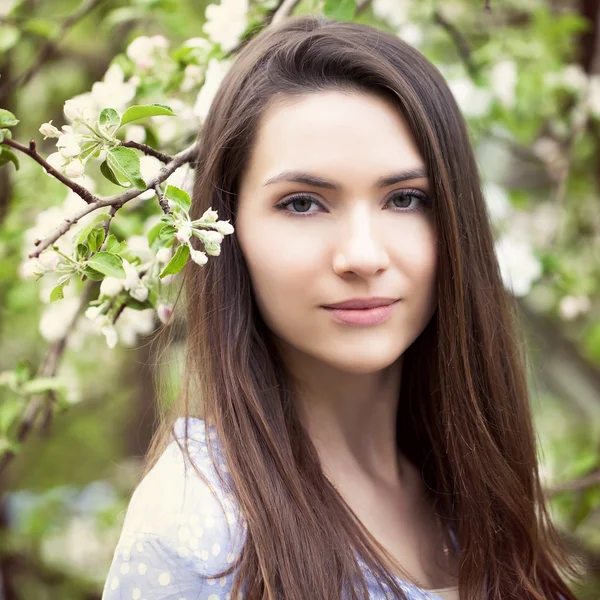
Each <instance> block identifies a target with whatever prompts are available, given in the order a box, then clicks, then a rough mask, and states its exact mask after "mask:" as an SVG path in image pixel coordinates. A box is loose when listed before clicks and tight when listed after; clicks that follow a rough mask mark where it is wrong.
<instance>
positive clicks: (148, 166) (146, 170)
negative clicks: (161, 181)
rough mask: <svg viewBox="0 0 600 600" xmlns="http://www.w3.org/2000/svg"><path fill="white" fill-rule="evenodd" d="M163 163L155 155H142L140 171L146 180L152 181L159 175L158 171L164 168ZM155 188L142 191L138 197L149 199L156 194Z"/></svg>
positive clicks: (138, 198) (141, 199)
mask: <svg viewBox="0 0 600 600" xmlns="http://www.w3.org/2000/svg"><path fill="white" fill-rule="evenodd" d="M162 167H163V164H162V163H161V162H160V160H158V158H156V157H154V156H148V155H146V154H144V155H142V156H140V173H141V174H142V179H143V180H144V181H151V180H152V179H154V177H156V176H157V175H158V172H159V171H160V170H161V169H162ZM155 193H156V192H155V191H154V190H153V189H149V190H146V191H145V192H142V193H141V194H140V195H139V196H138V197H137V200H138V201H143V200H149V199H150V198H152V197H153V196H154V195H155Z"/></svg>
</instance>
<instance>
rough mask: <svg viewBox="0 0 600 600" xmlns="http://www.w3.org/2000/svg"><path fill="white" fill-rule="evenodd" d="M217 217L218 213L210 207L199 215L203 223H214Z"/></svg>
mask: <svg viewBox="0 0 600 600" xmlns="http://www.w3.org/2000/svg"><path fill="white" fill-rule="evenodd" d="M218 218H219V214H218V213H217V211H216V210H213V209H212V208H208V210H206V211H204V214H203V215H202V216H201V217H200V220H201V221H204V222H205V223H216V222H217V219H218Z"/></svg>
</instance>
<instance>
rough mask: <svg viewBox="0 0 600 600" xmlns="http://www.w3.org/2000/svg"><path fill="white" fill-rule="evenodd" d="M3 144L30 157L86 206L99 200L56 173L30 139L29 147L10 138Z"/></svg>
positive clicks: (59, 173)
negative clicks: (84, 202)
mask: <svg viewBox="0 0 600 600" xmlns="http://www.w3.org/2000/svg"><path fill="white" fill-rule="evenodd" d="M2 143H3V144H5V145H7V146H10V147H11V148H14V149H15V150H19V152H23V153H24V154H27V156H31V158H33V160H35V161H36V162H38V163H39V164H40V165H42V167H44V169H46V171H47V172H48V173H50V175H52V176H53V177H56V179H58V180H59V181H60V182H61V183H64V184H65V185H66V186H67V187H68V188H70V189H72V190H73V191H74V192H75V193H76V194H77V195H78V196H80V197H81V198H83V200H85V201H86V202H87V203H88V204H92V203H93V202H97V201H98V200H99V198H98V197H97V196H95V195H94V194H92V192H90V191H89V190H86V189H85V188H84V187H83V186H82V185H79V184H78V183H75V182H74V181H73V180H71V179H69V178H68V177H66V176H65V175H63V174H62V173H61V172H60V171H57V170H56V169H55V168H54V167H53V166H51V165H50V164H49V163H48V162H47V161H46V160H45V159H44V158H43V157H42V156H41V155H40V154H38V151H37V149H36V145H35V139H33V138H31V140H29V147H27V146H24V145H23V144H19V142H16V141H15V140H12V139H10V138H6V137H5V138H4V140H3V142H2Z"/></svg>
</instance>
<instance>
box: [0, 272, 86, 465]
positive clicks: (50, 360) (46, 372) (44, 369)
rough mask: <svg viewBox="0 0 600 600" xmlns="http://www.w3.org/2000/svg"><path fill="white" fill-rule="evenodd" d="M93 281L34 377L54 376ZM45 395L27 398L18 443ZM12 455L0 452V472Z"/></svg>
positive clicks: (24, 437) (26, 432)
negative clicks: (62, 333)
mask: <svg viewBox="0 0 600 600" xmlns="http://www.w3.org/2000/svg"><path fill="white" fill-rule="evenodd" d="M93 283H94V282H92V281H89V282H88V283H87V284H86V287H85V288H84V292H83V294H82V295H81V302H80V305H79V308H78V310H77V312H76V313H75V315H74V316H73V319H72V320H71V322H70V323H69V326H68V327H67V331H66V333H65V335H64V336H63V337H62V338H60V339H59V340H57V341H56V342H53V343H52V344H51V345H50V347H49V348H48V351H47V352H46V356H45V357H44V359H43V360H42V364H41V365H40V368H39V369H38V372H37V374H36V378H37V377H54V376H55V375H56V372H57V371H58V365H59V363H60V359H61V357H62V354H63V352H64V351H65V348H66V347H67V341H68V339H69V335H70V334H71V333H72V331H73V328H74V327H75V323H76V322H77V319H78V318H79V315H80V313H81V311H82V309H83V307H84V306H86V305H87V303H88V296H89V292H90V289H91V287H92V285H93ZM45 396H46V395H45V394H35V395H33V396H31V397H30V398H29V401H28V403H27V406H26V407H25V410H24V412H23V415H22V416H21V420H20V423H19V426H18V428H17V434H16V439H17V441H18V442H19V443H23V442H24V441H25V440H26V439H27V438H28V437H29V435H30V434H31V432H32V431H33V427H34V424H35V420H36V418H37V416H38V414H39V413H40V412H41V411H42V410H43V408H44V398H45ZM14 457H15V453H14V452H13V451H12V450H5V451H4V452H3V453H2V454H0V474H2V473H3V471H4V470H5V469H6V467H7V465H8V464H9V463H10V462H11V461H12V459H13V458H14Z"/></svg>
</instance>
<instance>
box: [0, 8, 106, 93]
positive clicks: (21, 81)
mask: <svg viewBox="0 0 600 600" xmlns="http://www.w3.org/2000/svg"><path fill="white" fill-rule="evenodd" d="M102 2H104V0H85V1H84V2H83V3H82V4H81V5H80V6H79V8H78V9H77V10H76V11H75V12H74V13H73V14H72V15H71V16H70V17H67V18H66V19H65V20H64V21H63V23H62V25H61V26H60V29H59V31H58V34H57V36H56V39H57V40H62V39H63V38H64V37H65V35H66V33H67V31H68V30H69V29H70V28H71V27H73V25H75V24H76V23H77V22H79V21H81V20H82V19H83V18H84V17H86V16H87V15H88V14H89V13H90V12H91V11H92V10H94V8H96V6H98V5H99V4H101V3H102ZM55 46H56V44H55V42H54V41H53V40H48V41H47V42H46V43H45V44H44V45H43V46H42V49H41V50H40V53H39V54H38V56H37V58H36V60H35V62H34V63H33V64H32V65H31V66H30V67H29V69H27V70H26V71H24V72H23V73H21V75H18V76H17V77H15V78H14V79H13V80H12V81H8V82H6V83H5V84H4V85H3V86H1V87H0V98H6V96H8V95H9V94H10V93H12V92H13V91H14V89H15V88H16V87H17V86H23V85H26V84H27V83H28V82H29V81H30V80H31V79H32V77H33V76H34V75H35V74H36V73H37V72H38V71H39V70H40V68H41V66H42V65H43V64H44V62H45V61H46V59H47V58H48V57H49V56H50V55H51V54H52V51H53V49H54V48H55Z"/></svg>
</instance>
